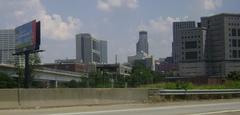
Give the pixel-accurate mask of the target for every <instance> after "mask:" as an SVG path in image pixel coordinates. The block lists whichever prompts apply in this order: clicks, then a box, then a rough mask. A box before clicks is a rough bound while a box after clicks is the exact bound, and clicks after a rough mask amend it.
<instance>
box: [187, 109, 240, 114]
mask: <svg viewBox="0 0 240 115" xmlns="http://www.w3.org/2000/svg"><path fill="white" fill-rule="evenodd" d="M232 112H240V110H239V109H236V110H224V111H215V112H206V113H196V114H191V115H212V114H220V113H232Z"/></svg>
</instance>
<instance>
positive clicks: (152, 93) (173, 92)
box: [149, 89, 240, 96]
mask: <svg viewBox="0 0 240 115" xmlns="http://www.w3.org/2000/svg"><path fill="white" fill-rule="evenodd" d="M221 94H240V89H213V90H210V89H209V90H158V89H150V90H149V95H150V96H167V95H221Z"/></svg>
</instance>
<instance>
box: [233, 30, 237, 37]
mask: <svg viewBox="0 0 240 115" xmlns="http://www.w3.org/2000/svg"><path fill="white" fill-rule="evenodd" d="M232 36H237V30H236V29H234V28H233V29H232Z"/></svg>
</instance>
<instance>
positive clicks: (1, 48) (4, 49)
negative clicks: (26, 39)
mask: <svg viewBox="0 0 240 115" xmlns="http://www.w3.org/2000/svg"><path fill="white" fill-rule="evenodd" d="M13 53H15V31H14V30H11V29H9V30H0V63H1V64H15V60H16V58H15V56H13V55H12V54H13Z"/></svg>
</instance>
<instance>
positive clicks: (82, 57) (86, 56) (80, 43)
mask: <svg viewBox="0 0 240 115" xmlns="http://www.w3.org/2000/svg"><path fill="white" fill-rule="evenodd" d="M76 59H77V61H78V62H82V63H86V64H92V63H107V41H103V40H97V39H94V38H93V37H92V36H91V35H90V34H88V33H82V34H77V35H76Z"/></svg>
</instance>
